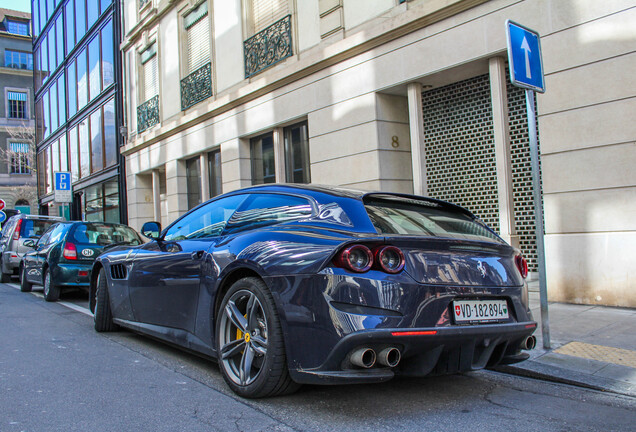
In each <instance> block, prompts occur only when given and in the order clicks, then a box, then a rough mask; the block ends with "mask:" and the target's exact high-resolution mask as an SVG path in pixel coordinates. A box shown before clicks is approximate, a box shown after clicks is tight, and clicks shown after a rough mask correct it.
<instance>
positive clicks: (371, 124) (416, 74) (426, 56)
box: [121, 0, 636, 307]
mask: <svg viewBox="0 0 636 432" xmlns="http://www.w3.org/2000/svg"><path fill="white" fill-rule="evenodd" d="M123 4H124V6H123V8H124V9H123V40H122V45H121V50H122V52H123V56H124V65H125V66H124V68H125V72H124V74H125V75H124V82H125V87H124V95H125V97H124V98H125V101H126V107H125V110H126V126H127V132H128V137H127V143H126V145H125V146H124V147H123V149H122V153H123V154H124V155H125V158H126V172H127V182H126V183H127V190H128V202H129V220H130V223H131V225H132V226H134V227H137V228H138V227H140V226H141V224H142V223H143V222H145V221H147V220H149V219H156V220H159V221H161V222H162V223H163V224H164V225H165V224H166V223H168V222H171V221H173V220H174V219H176V218H177V217H178V216H180V215H181V214H183V213H184V212H185V211H187V210H188V209H189V208H192V207H193V206H195V205H196V204H197V203H199V202H201V201H203V200H206V199H208V198H210V197H212V196H214V195H216V194H217V193H220V192H228V191H231V190H234V189H237V188H240V187H244V186H248V185H252V184H259V183H268V182H312V183H322V184H332V185H341V186H348V187H353V188H359V189H375V190H384V191H396V192H406V193H416V194H425V195H430V196H433V197H436V198H441V199H446V200H450V201H452V202H455V203H458V204H460V205H463V206H466V207H468V208H469V209H470V210H472V211H473V212H474V213H475V214H477V215H478V216H479V217H481V218H482V219H483V220H485V221H486V222H487V223H488V224H489V225H491V226H492V227H493V228H495V229H496V230H497V231H498V232H499V233H500V235H501V236H502V237H503V238H504V239H506V240H507V241H509V242H511V243H512V244H513V245H516V246H518V247H519V248H520V249H521V250H522V251H523V253H524V254H525V255H526V256H527V257H528V258H529V261H530V266H531V270H534V271H535V272H536V267H537V266H536V244H535V238H534V211H535V209H534V206H533V204H532V196H531V194H532V187H531V177H530V172H531V171H530V160H529V150H528V136H527V119H526V111H525V96H524V92H523V91H522V90H520V89H518V88H515V87H512V86H511V85H510V83H509V74H508V65H507V60H506V34H505V21H506V20H507V19H512V20H514V21H516V22H519V23H521V24H523V25H525V26H528V27H530V28H533V29H535V30H537V31H538V32H539V33H540V34H541V35H542V38H541V43H542V48H543V59H544V68H545V73H546V85H547V92H546V93H545V94H543V95H538V97H537V110H538V126H539V139H540V147H541V163H542V181H543V197H544V204H545V209H544V219H545V226H546V236H545V242H546V255H547V280H548V293H549V297H550V299H551V300H556V301H569V302H576V303H589V304H605V305H616V306H632V307H633V306H636V275H635V274H634V273H633V271H632V270H631V265H630V263H631V261H632V260H633V257H634V256H636V246H635V245H636V242H635V241H634V240H635V239H636V232H635V231H634V228H635V225H634V224H635V223H636V219H635V218H633V216H632V215H633V214H634V210H635V209H634V205H635V203H636V200H635V199H634V198H635V195H636V187H635V186H636V170H634V169H633V166H634V162H636V144H635V141H636V129H634V126H632V124H633V122H632V121H631V117H632V114H633V113H634V112H635V111H634V108H635V104H636V83H635V82H634V79H633V74H632V73H630V72H629V71H630V70H633V67H634V65H635V63H636V54H635V52H634V46H636V45H635V44H634V42H635V41H636V40H635V39H636V36H635V35H634V32H633V26H632V25H631V24H630V23H633V22H635V21H634V20H635V18H636V2H634V0H629V1H627V0H608V1H604V2H589V1H586V0H568V1H561V0H559V1H556V0H522V1H519V0H412V1H404V0H307V1H305V0H181V1H168V0H124V3H123ZM535 276H536V273H535Z"/></svg>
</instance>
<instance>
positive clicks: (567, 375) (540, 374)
mask: <svg viewBox="0 0 636 432" xmlns="http://www.w3.org/2000/svg"><path fill="white" fill-rule="evenodd" d="M492 370H494V371H497V372H501V373H505V374H510V375H518V376H523V377H527V378H534V379H539V380H542V381H550V382H555V383H559V384H567V385H572V386H576V387H583V388H587V389H591V390H597V391H601V392H608V393H615V394H620V395H623V396H629V397H632V398H636V386H635V385H630V384H627V383H623V382H620V381H616V380H612V379H609V378H603V377H595V376H591V375H589V374H584V373H580V372H575V371H571V370H568V369H563V368H560V367H557V366H551V365H550V366H548V365H543V364H541V363H539V362H536V361H532V360H527V361H525V362H523V367H521V366H517V365H503V366H496V367H494V368H492Z"/></svg>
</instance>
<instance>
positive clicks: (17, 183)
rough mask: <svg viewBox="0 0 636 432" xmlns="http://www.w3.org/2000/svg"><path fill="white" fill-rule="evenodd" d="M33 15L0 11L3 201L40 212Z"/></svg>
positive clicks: (0, 178)
mask: <svg viewBox="0 0 636 432" xmlns="http://www.w3.org/2000/svg"><path fill="white" fill-rule="evenodd" d="M32 48H33V47H32V45H31V15H30V14H28V13H24V12H19V11H14V10H9V9H0V198H2V199H3V200H4V201H5V204H6V207H7V208H15V209H17V210H20V211H21V212H22V213H31V212H37V208H38V203H37V191H36V179H35V172H36V170H35V147H34V146H35V141H34V135H35V110H34V104H33V96H34V95H33V53H32Z"/></svg>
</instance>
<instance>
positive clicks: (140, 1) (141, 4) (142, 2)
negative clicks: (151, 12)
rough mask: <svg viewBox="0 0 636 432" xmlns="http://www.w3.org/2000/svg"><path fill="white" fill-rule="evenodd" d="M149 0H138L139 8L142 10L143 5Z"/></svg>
mask: <svg viewBox="0 0 636 432" xmlns="http://www.w3.org/2000/svg"><path fill="white" fill-rule="evenodd" d="M150 1H151V0H139V10H142V9H143V8H144V6H146V5H147V4H148V3H150Z"/></svg>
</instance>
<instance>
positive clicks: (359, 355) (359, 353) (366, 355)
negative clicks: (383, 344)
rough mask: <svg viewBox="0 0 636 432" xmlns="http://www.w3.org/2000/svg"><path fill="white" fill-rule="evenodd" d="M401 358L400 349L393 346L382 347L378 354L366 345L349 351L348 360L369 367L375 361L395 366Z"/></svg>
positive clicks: (355, 364)
mask: <svg viewBox="0 0 636 432" xmlns="http://www.w3.org/2000/svg"><path fill="white" fill-rule="evenodd" d="M401 358H402V354H401V353H400V350H399V349H397V348H394V347H388V348H384V349H383V350H382V351H380V352H379V353H378V354H376V352H375V351H374V350H373V349H371V348H368V347H364V348H358V349H357V350H355V351H353V352H352V353H351V357H350V359H349V361H351V364H353V365H354V366H358V367H361V368H365V369H369V368H371V367H373V366H374V365H375V363H376V361H377V362H378V363H379V364H381V365H382V366H388V367H396V366H397V365H398V363H400V360H401Z"/></svg>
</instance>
